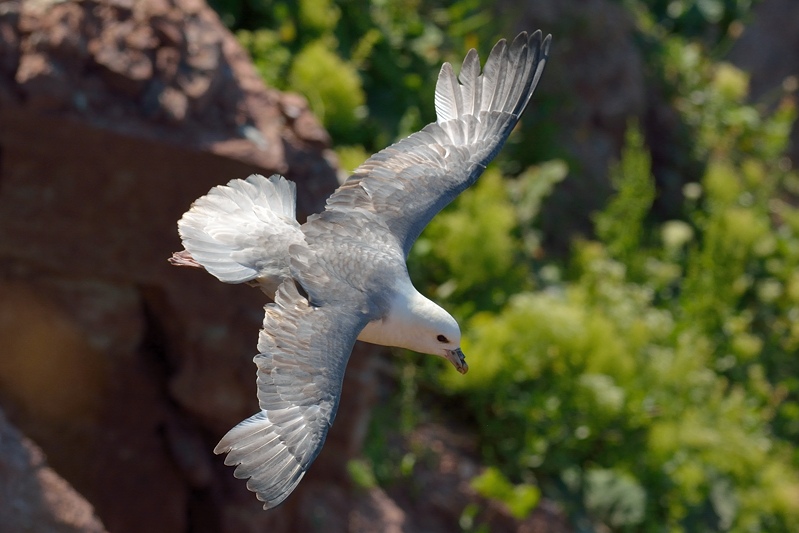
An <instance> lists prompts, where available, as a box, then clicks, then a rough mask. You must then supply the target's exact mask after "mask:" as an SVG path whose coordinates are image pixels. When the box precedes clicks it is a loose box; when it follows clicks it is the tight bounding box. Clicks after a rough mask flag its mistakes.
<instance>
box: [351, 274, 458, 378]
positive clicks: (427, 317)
mask: <svg viewBox="0 0 799 533" xmlns="http://www.w3.org/2000/svg"><path fill="white" fill-rule="evenodd" d="M404 289H405V290H402V291H399V292H398V293H397V295H396V298H395V299H394V300H393V301H392V303H391V310H390V311H389V313H388V314H387V315H386V316H385V317H384V318H383V320H378V321H375V322H370V323H369V324H368V325H367V326H366V327H365V328H364V330H363V331H362V332H361V334H360V335H359V336H358V338H359V339H360V340H362V341H366V342H371V343H374V344H381V345H383V346H398V347H400V348H407V349H409V350H413V351H415V352H421V353H428V354H432V355H437V356H439V357H443V358H444V359H446V360H447V361H449V362H450V363H452V364H453V365H454V366H455V368H456V369H457V370H458V372H460V373H461V374H465V373H466V371H467V370H469V367H468V366H467V365H466V361H465V359H464V355H463V352H462V351H461V348H460V345H461V329H460V328H459V327H458V323H457V322H456V321H455V319H454V318H452V315H450V314H449V313H447V312H446V311H445V310H444V309H442V308H441V307H440V306H439V305H437V304H435V303H434V302H432V301H430V300H429V299H427V298H425V297H424V296H422V295H421V294H419V292H418V291H416V289H414V288H413V286H412V285H411V284H410V283H408V284H407V287H406V288H404Z"/></svg>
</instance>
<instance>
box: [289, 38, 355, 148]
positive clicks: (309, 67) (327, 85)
mask: <svg viewBox="0 0 799 533" xmlns="http://www.w3.org/2000/svg"><path fill="white" fill-rule="evenodd" d="M288 79H289V85H290V87H291V88H292V89H293V90H296V91H298V92H300V93H302V94H303V95H305V97H306V98H308V102H309V103H310V105H311V109H313V111H314V113H315V114H316V115H317V116H318V117H319V118H320V119H322V122H323V123H324V125H325V127H326V128H327V129H328V130H329V131H330V134H331V135H334V136H337V137H338V138H352V137H353V136H355V131H356V129H357V127H358V123H359V116H363V115H364V113H365V112H366V109H365V108H364V107H363V105H364V102H365V100H366V97H365V95H364V93H363V89H362V88H361V80H360V78H359V76H358V73H357V71H356V70H355V68H354V67H353V66H352V65H350V64H349V63H346V62H345V61H343V60H342V59H341V58H339V57H338V56H337V55H336V54H335V53H334V52H332V51H330V48H329V46H328V45H327V44H326V43H324V42H323V41H321V40H319V41H315V42H313V43H310V44H308V45H307V46H305V47H304V48H303V49H302V51H300V53H298V54H297V55H296V57H295V58H294V62H293V63H292V65H291V69H290V71H289V77H288Z"/></svg>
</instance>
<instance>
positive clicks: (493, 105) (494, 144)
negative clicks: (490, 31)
mask: <svg viewBox="0 0 799 533" xmlns="http://www.w3.org/2000/svg"><path fill="white" fill-rule="evenodd" d="M549 44H550V36H547V37H546V38H542V35H541V32H540V31H536V32H535V33H533V34H532V35H529V36H528V35H527V33H526V32H523V33H521V34H519V35H518V36H517V37H516V39H514V40H513V43H512V44H511V45H510V46H508V44H507V42H506V41H505V40H501V41H499V42H498V43H497V44H496V46H494V49H493V50H492V51H491V54H490V55H489V57H488V60H487V61H486V65H485V68H484V69H483V73H482V74H480V67H479V58H478V57H477V53H476V52H475V51H474V50H470V51H469V53H468V54H467V55H466V58H465V59H464V61H463V65H462V67H461V71H460V74H459V76H458V77H456V76H455V74H454V72H453V70H452V66H451V65H450V64H449V63H445V64H444V65H443V66H442V68H441V73H440V74H439V78H438V83H437V84H436V95H435V106H436V114H437V121H436V122H434V123H432V124H428V125H427V126H426V127H425V128H424V129H422V131H419V132H417V133H414V134H413V135H411V136H409V137H406V138H405V139H403V140H401V141H399V142H397V143H396V144H393V145H391V146H389V147H388V148H386V149H384V150H382V151H381V152H379V153H377V154H375V155H373V156H372V157H371V158H369V159H368V160H367V161H366V162H365V163H363V164H362V165H361V166H360V167H358V168H357V169H356V170H355V172H354V173H353V175H352V176H351V177H350V178H349V179H348V180H347V181H346V182H345V183H344V185H342V186H341V187H340V188H339V189H338V190H337V191H336V193H334V194H333V195H332V196H331V197H330V198H329V199H328V202H327V206H326V210H327V211H340V212H343V213H347V212H352V211H353V210H355V211H367V212H370V213H373V214H375V215H377V216H378V217H379V218H380V220H381V222H382V223H383V224H384V225H385V226H386V227H387V228H388V230H389V231H390V233H391V234H393V235H394V237H395V238H396V240H397V245H398V246H399V247H400V248H401V250H402V252H403V253H404V254H405V256H407V254H408V252H409V251H410V248H411V246H412V245H413V243H414V242H415V240H416V238H417V237H418V236H419V234H420V233H421V231H422V230H423V229H424V227H425V226H426V225H427V224H428V222H430V220H431V219H432V218H433V217H434V216H435V215H436V213H438V212H439V211H440V210H441V209H443V208H444V206H446V205H447V204H448V203H449V202H451V201H452V200H453V199H454V198H455V197H456V196H457V195H458V194H460V193H461V192H462V191H463V190H464V189H466V188H467V187H469V186H470V185H471V184H472V183H474V181H475V180H476V179H477V178H478V177H479V176H480V174H482V172H483V170H485V167H486V165H487V164H488V163H489V162H490V161H491V160H492V159H493V158H494V156H495V155H496V154H497V153H498V152H499V150H500V149H501V148H502V145H503V144H504V143H505V140H506V139H507V137H508V135H510V132H511V130H512V129H513V127H514V126H515V125H516V123H517V122H518V120H519V117H520V116H521V114H522V112H523V111H524V109H525V107H526V106H527V103H528V102H529V101H530V97H531V96H532V93H533V91H534V90H535V87H536V84H537V83H538V80H539V78H540V76H541V72H542V71H543V68H544V65H545V64H546V60H547V57H548V54H549Z"/></svg>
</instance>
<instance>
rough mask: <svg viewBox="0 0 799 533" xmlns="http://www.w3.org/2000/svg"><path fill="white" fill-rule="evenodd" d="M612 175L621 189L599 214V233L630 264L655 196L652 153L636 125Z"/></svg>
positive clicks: (609, 246) (632, 128)
mask: <svg viewBox="0 0 799 533" xmlns="http://www.w3.org/2000/svg"><path fill="white" fill-rule="evenodd" d="M610 178H611V181H612V182H613V184H614V185H615V186H616V187H617V188H618V192H617V194H616V197H615V198H614V199H613V200H612V201H611V202H610V203H609V204H608V206H607V207H606V208H605V210H604V211H602V212H601V213H599V214H598V215H597V217H596V232H597V236H598V237H599V238H600V239H601V240H602V241H603V242H605V243H606V245H607V247H608V250H609V252H610V253H611V254H612V255H613V256H615V257H619V258H624V259H626V260H627V262H628V263H629V262H630V260H632V259H633V257H634V256H635V255H636V254H637V252H638V248H639V246H640V245H641V244H642V237H643V235H642V233H643V231H644V219H645V218H646V216H647V214H648V213H649V210H650V208H651V207H652V202H653V201H654V199H655V183H654V181H653V180H652V171H651V161H650V157H649V152H647V150H646V147H645V146H644V139H643V136H642V135H641V132H640V131H638V128H637V127H630V128H628V129H627V138H626V146H625V148H624V151H623V152H622V159H621V164H619V165H615V166H614V167H612V168H611V172H610Z"/></svg>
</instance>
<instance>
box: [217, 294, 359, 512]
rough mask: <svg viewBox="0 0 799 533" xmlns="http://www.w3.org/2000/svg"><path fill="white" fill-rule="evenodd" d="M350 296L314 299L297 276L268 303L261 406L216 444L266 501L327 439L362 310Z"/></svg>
mask: <svg viewBox="0 0 799 533" xmlns="http://www.w3.org/2000/svg"><path fill="white" fill-rule="evenodd" d="M351 307H352V306H351V305H348V304H346V303H336V304H330V305H324V306H322V307H315V306H313V305H311V304H309V302H308V300H307V299H306V298H305V297H304V296H302V295H301V294H300V293H299V291H298V289H297V286H296V285H295V282H294V281H293V280H292V279H288V280H286V281H284V282H283V284H281V285H280V287H279V289H278V291H277V293H276V295H275V303H273V304H269V305H267V306H266V316H265V318H264V327H263V329H262V330H261V334H260V337H259V339H258V351H259V352H260V353H259V355H257V356H256V357H255V363H256V365H257V366H258V380H257V383H258V400H259V403H260V407H261V412H259V413H258V414H256V415H255V416H253V417H251V418H249V419H247V420H245V421H243V422H241V423H240V424H239V425H237V426H236V427H234V428H233V429H231V430H230V431H229V432H228V433H227V435H225V436H224V437H223V438H222V440H221V441H220V442H219V444H218V445H217V446H216V448H215V449H214V452H215V453H227V454H228V455H227V457H226V458H225V464H227V465H238V466H237V467H236V470H235V476H236V477H238V478H242V479H245V478H249V481H248V482H247V488H248V489H250V490H251V491H253V492H255V493H256V494H257V496H258V499H259V500H261V501H263V502H264V508H265V509H269V508H271V507H275V506H276V505H278V504H280V503H281V502H282V501H283V500H284V499H286V497H287V496H288V495H289V494H290V493H291V492H292V491H293V490H294V488H295V487H296V486H297V484H298V483H299V482H300V480H301V479H302V476H303V475H304V474H305V472H306V470H307V469H308V467H309V466H310V465H311V463H312V462H313V460H314V459H316V456H317V455H318V454H319V451H320V450H321V449H322V445H323V444H324V441H325V437H326V435H327V431H328V429H329V428H330V426H331V424H332V423H333V418H334V417H335V416H336V409H337V408H338V402H339V397H340V395H341V385H342V381H343V379H344V370H345V367H346V365H347V361H348V359H349V356H350V352H351V351H352V347H353V345H354V344H355V339H356V337H357V336H358V334H359V333H360V332H361V330H362V329H363V327H364V326H365V325H366V322H367V319H366V318H365V317H364V315H363V314H362V313H360V312H358V311H357V310H355V309H354V308H351Z"/></svg>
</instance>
